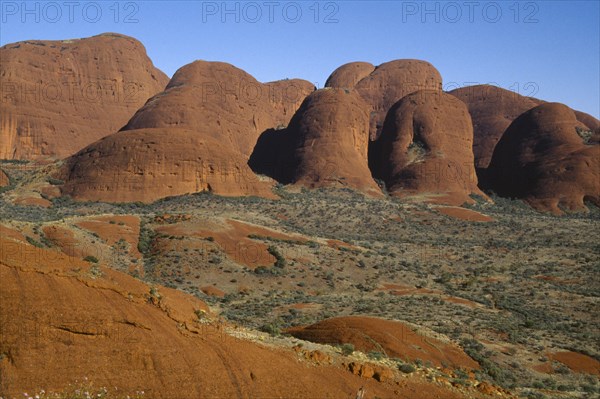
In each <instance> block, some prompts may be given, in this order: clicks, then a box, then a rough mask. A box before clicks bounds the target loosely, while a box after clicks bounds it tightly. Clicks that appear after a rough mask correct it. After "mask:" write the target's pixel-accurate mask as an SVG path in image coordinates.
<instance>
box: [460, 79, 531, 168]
mask: <svg viewBox="0 0 600 399" xmlns="http://www.w3.org/2000/svg"><path fill="white" fill-rule="evenodd" d="M450 94H452V95H453V96H456V97H457V98H459V99H460V100H461V101H463V102H464V103H465V104H467V107H468V108H469V113H470V114H471V119H472V120H473V136H474V137H473V154H474V156H475V167H476V168H478V169H479V168H483V169H485V168H487V167H488V165H489V163H490V160H491V159H492V154H493V152H494V148H495V147H496V144H497V143H498V140H500V137H502V134H503V133H504V131H505V130H506V128H508V126H509V125H510V124H511V123H512V121H513V120H515V119H516V118H517V117H518V116H519V115H521V114H522V113H523V112H525V111H528V110H530V109H531V108H534V107H536V106H537V105H539V100H536V99H533V98H529V97H525V96H521V95H520V94H517V93H515V92H512V91H510V90H505V89H502V88H500V87H498V86H493V85H477V86H468V87H462V88H460V89H456V90H452V91H451V92H450Z"/></svg>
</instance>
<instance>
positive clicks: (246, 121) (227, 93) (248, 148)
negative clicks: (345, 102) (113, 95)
mask: <svg viewBox="0 0 600 399" xmlns="http://www.w3.org/2000/svg"><path fill="white" fill-rule="evenodd" d="M313 90H314V85H313V84H312V83H310V82H307V81H303V80H300V79H292V80H283V81H279V82H271V83H266V84H263V83H260V82H258V81H257V80H256V79H254V77H252V76H251V75H250V74H248V73H246V72H244V71H242V70H241V69H238V68H236V67H234V66H233V65H230V64H227V63H223V62H207V61H195V62H193V63H191V64H188V65H185V66H183V67H182V68H180V69H179V70H178V71H177V72H176V73H175V75H174V76H173V78H172V79H171V81H170V82H169V84H168V85H167V88H166V89H165V91H164V92H162V93H159V94H157V95H156V96H154V97H153V98H151V99H150V100H148V102H147V103H146V104H145V105H144V106H143V107H142V108H141V109H139V110H138V111H137V112H136V113H135V115H134V116H133V117H132V118H131V120H130V121H129V122H128V123H127V125H126V126H125V127H124V128H123V130H134V129H147V128H184V129H189V130H195V131H197V132H198V134H200V135H201V136H202V137H211V138H214V139H216V140H218V141H219V142H221V143H222V145H223V146H224V147H228V148H230V149H231V150H233V151H237V152H240V153H241V154H242V155H244V156H245V157H249V156H250V154H251V153H252V150H253V149H254V146H255V144H256V140H257V139H258V137H259V135H260V134H261V133H262V132H263V131H265V130H267V129H269V128H275V127H277V126H282V127H283V126H287V124H288V122H289V120H290V118H291V117H292V115H293V114H294V112H295V111H296V109H297V108H298V107H299V106H300V104H301V103H302V101H303V100H304V98H305V97H306V96H307V95H308V94H309V93H310V92H312V91H313Z"/></svg>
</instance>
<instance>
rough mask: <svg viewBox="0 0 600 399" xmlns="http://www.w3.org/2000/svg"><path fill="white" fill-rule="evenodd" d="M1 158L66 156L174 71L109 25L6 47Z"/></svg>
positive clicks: (0, 60)
mask: <svg viewBox="0 0 600 399" xmlns="http://www.w3.org/2000/svg"><path fill="white" fill-rule="evenodd" d="M0 77H1V81H2V93H3V98H2V115H1V117H0V158H1V159H40V158H63V157H65V156H69V155H72V154H74V153H75V152H77V151H79V150H80V149H82V148H83V147H85V146H87V145H88V144H91V143H93V142H94V141H96V140H98V139H100V138H102V137H104V136H107V135H109V134H112V133H114V132H116V131H117V130H118V129H120V128H121V127H122V126H123V125H124V124H125V123H127V121H128V120H129V118H131V115H133V113H134V112H135V111H136V110H137V109H138V108H139V107H140V106H142V105H143V104H144V103H145V102H146V100H147V99H148V98H149V97H151V96H153V95H154V94H156V93H158V92H160V91H162V90H163V89H164V88H165V86H166V84H167V82H168V80H169V79H168V77H167V76H166V75H165V74H164V73H163V72H161V71H160V70H158V69H157V68H156V67H154V65H153V64H152V61H151V60H150V58H148V56H147V54H146V50H145V48H144V46H143V45H142V44H141V43H140V42H139V41H137V40H135V39H133V38H131V37H128V36H123V35H118V34H112V33H105V34H101V35H98V36H94V37H90V38H85V39H77V40H56V41H41V40H34V41H24V42H18V43H12V44H7V45H5V46H3V47H2V48H0Z"/></svg>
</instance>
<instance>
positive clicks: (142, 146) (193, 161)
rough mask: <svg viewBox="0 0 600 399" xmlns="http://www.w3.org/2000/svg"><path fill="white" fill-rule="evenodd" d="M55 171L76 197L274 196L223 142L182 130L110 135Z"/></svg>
mask: <svg viewBox="0 0 600 399" xmlns="http://www.w3.org/2000/svg"><path fill="white" fill-rule="evenodd" d="M60 173H61V174H60V176H59V177H60V178H61V179H62V180H64V181H65V184H64V185H63V186H62V192H63V194H68V195H70V196H72V197H73V198H75V199H77V200H92V201H107V202H133V201H142V202H152V201H155V200H157V199H159V198H164V197H168V196H175V195H182V194H188V193H195V192H200V191H209V192H212V193H215V194H219V195H225V196H245V195H256V196H263V197H273V194H272V193H271V191H270V187H271V184H270V183H268V182H264V181H261V180H260V179H259V177H257V176H256V175H255V174H254V173H253V172H252V170H251V169H250V168H249V167H248V165H247V162H246V159H245V158H244V157H243V156H242V155H241V154H240V153H238V152H235V151H234V150H232V149H231V148H229V144H228V143H226V142H225V143H223V142H220V141H219V140H217V139H216V138H214V137H211V136H210V135H208V134H207V135H202V134H200V133H199V132H198V131H194V130H188V129H181V128H155V129H138V130H132V131H125V132H119V133H117V134H113V135H111V136H108V137H105V138H103V139H101V140H100V141H98V142H96V143H94V144H92V145H90V146H88V147H87V148H85V149H83V150H82V151H80V152H78V153H77V154H75V155H74V156H72V157H70V158H69V159H67V160H66V162H65V165H64V166H63V168H62V170H61V172H60Z"/></svg>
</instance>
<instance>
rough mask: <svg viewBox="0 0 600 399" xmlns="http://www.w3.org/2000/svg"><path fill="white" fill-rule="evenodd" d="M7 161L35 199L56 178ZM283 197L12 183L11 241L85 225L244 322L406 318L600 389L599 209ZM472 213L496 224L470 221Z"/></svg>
mask: <svg viewBox="0 0 600 399" xmlns="http://www.w3.org/2000/svg"><path fill="white" fill-rule="evenodd" d="M2 166H3V169H5V170H6V171H7V172H8V174H9V175H10V176H11V179H12V181H13V184H14V186H15V187H16V188H15V189H14V191H15V192H18V193H21V194H22V193H26V191H27V187H28V185H29V186H31V185H32V184H33V183H32V182H34V183H35V182H36V181H37V182H39V181H41V180H43V179H44V172H43V171H41V170H39V169H35V168H33V169H32V170H27V168H21V169H19V167H18V165H17V166H15V165H12V164H3V165H2ZM36 179H37V180H36ZM40 184H41V183H40ZM42 185H43V184H42ZM34 186H35V185H34ZM35 187H36V189H40V186H39V185H37V186H35ZM275 192H276V193H277V194H278V195H280V196H281V198H280V199H277V200H272V199H265V198H256V197H245V198H225V197H219V196H215V195H211V194H195V195H188V196H181V197H173V198H167V199H165V200H161V201H158V202H155V203H152V204H140V203H134V204H106V203H91V202H87V203H85V202H82V203H76V202H72V201H70V200H69V199H67V198H60V197H58V198H54V199H52V207H51V208H48V209H42V208H39V207H35V206H23V205H15V204H14V203H13V200H14V196H11V195H13V194H11V193H13V191H8V192H6V193H4V194H3V195H2V197H0V218H1V219H2V221H3V222H2V223H3V225H4V226H5V227H3V230H2V232H3V233H2V235H3V236H4V235H5V233H6V235H9V234H10V235H11V236H14V237H16V238H15V239H19V237H26V239H27V241H30V242H35V243H37V244H39V245H40V246H44V247H48V248H55V250H57V251H59V250H61V248H62V246H61V241H60V240H57V239H56V237H55V238H53V237H50V236H49V234H48V233H49V232H51V231H52V230H50V229H51V228H52V226H58V227H60V229H61V231H63V230H64V231H72V232H73V234H74V235H73V237H74V238H71V239H72V240H75V239H77V240H79V242H81V243H84V244H82V245H87V246H92V247H94V248H101V249H102V250H101V253H100V254H99V255H98V256H96V257H97V258H98V259H101V261H103V262H104V263H105V264H107V265H109V266H111V267H113V268H116V269H118V270H121V271H123V272H125V273H129V274H131V275H133V276H135V277H137V278H140V279H142V280H144V281H146V282H148V283H155V284H162V285H165V286H167V287H172V288H178V289H180V290H182V291H185V292H188V293H190V294H192V295H195V296H197V297H199V298H200V299H202V300H203V301H205V302H206V303H208V304H209V305H210V306H211V309H212V311H213V312H215V313H216V314H219V315H220V316H221V317H222V318H224V319H226V320H228V321H230V322H233V323H236V324H238V325H242V326H246V327H250V328H263V329H264V328H266V326H270V327H269V328H276V329H278V330H281V329H284V328H288V327H294V326H305V325H309V324H313V323H316V322H319V321H321V320H323V319H326V318H331V317H337V316H349V315H360V316H375V317H381V318H385V319H389V320H401V321H404V322H406V323H409V325H413V326H415V329H424V330H426V331H430V332H431V333H432V334H434V333H435V334H441V335H442V336H443V337H446V339H450V340H452V341H453V342H454V343H456V344H459V345H460V346H461V347H462V349H463V350H464V351H465V352H466V353H467V354H468V355H470V356H471V357H472V358H473V359H474V360H476V361H477V362H478V363H479V364H480V365H481V370H480V371H478V375H480V376H481V378H489V379H490V380H491V381H493V382H495V383H497V384H499V385H502V386H505V387H511V388H512V389H532V384H533V383H535V382H537V384H536V386H541V385H540V384H542V385H544V387H547V388H548V389H558V387H560V388H561V391H562V392H563V393H562V394H563V395H567V396H566V397H569V395H570V396H571V397H578V396H577V395H579V394H578V393H577V392H580V391H586V390H587V391H588V392H589V391H594V390H597V387H598V385H597V381H598V374H599V373H598V366H597V365H598V359H599V353H598V349H597V345H596V344H595V343H596V342H597V339H598V331H600V323H599V322H598V317H597V309H598V292H600V281H599V279H598V265H599V264H600V245H599V244H598V242H597V240H596V239H595V237H596V235H597V232H598V231H599V228H600V211H599V210H598V208H596V207H594V206H590V209H591V211H590V213H587V214H584V213H579V214H567V215H566V216H560V217H558V216H553V215H550V214H547V213H538V212H536V211H534V210H533V209H532V208H530V207H529V206H527V205H525V204H523V203H521V202H520V201H511V200H505V199H501V198H494V200H495V203H494V204H491V203H488V202H486V201H483V200H480V199H479V198H475V199H476V203H475V204H474V205H471V206H469V207H470V211H465V212H463V213H461V212H457V211H456V210H455V209H454V208H452V210H451V212H444V211H441V210H440V207H439V206H436V205H428V204H423V203H417V202H410V201H409V200H401V199H397V198H390V197H386V198H383V199H382V198H370V197H366V196H363V195H361V194H358V193H356V192H353V191H350V190H334V189H327V190H325V189H319V190H312V191H306V190H302V191H300V192H288V191H285V190H284V189H281V188H277V189H276V190H275ZM444 213H448V214H444ZM473 214H477V215H484V216H485V220H486V222H482V220H481V219H482V218H481V217H478V218H473V219H474V220H472V221H471V220H463V217H464V215H468V216H472V215H473ZM113 215H115V216H113ZM138 219H139V237H137V240H136V239H135V237H132V231H135V232H137V231H138V230H137V229H138V227H137V223H138V222H137V220H138ZM466 219H470V217H469V218H466ZM94 226H96V227H98V228H96V227H94ZM11 229H12V230H11ZM18 232H20V233H21V234H22V236H20V235H19V234H18ZM54 234H55V235H56V231H54ZM119 234H121V235H122V237H119ZM67 236H68V235H65V237H67ZM121 238H122V240H121ZM63 241H64V240H63ZM69 242H71V243H72V242H74V241H69ZM96 246H97V247H96ZM135 246H137V248H134V247H135ZM138 249H139V252H138ZM88 252H89V251H88ZM88 252H86V251H80V252H78V253H79V254H80V255H81V256H84V255H86V254H88ZM111 259H114V260H115V261H113V262H111ZM211 287H214V289H213V288H211Z"/></svg>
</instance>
